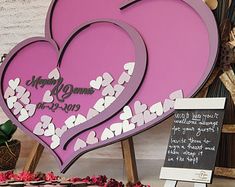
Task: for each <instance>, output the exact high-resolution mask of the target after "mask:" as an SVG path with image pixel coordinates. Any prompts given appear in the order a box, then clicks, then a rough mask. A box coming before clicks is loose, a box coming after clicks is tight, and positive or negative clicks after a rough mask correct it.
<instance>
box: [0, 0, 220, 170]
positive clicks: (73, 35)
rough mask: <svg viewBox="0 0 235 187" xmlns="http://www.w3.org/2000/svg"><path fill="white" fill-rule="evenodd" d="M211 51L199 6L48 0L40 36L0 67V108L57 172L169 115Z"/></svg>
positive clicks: (212, 40)
mask: <svg viewBox="0 0 235 187" xmlns="http://www.w3.org/2000/svg"><path fill="white" fill-rule="evenodd" d="M217 49H218V33H217V26H216V22H215V19H214V17H213V14H212V13H211V12H210V10H209V9H208V8H207V6H206V5H205V4H204V3H203V2H202V1H200V0H198V1H195V0H145V1H143V0H128V1H125V0H112V1H110V0H96V1H93V0H79V1H77V0H70V1H63V0H53V1H52V3H51V6H50V8H49V12H48V16H47V21H46V35H45V37H35V38H30V39H27V40H25V41H23V42H22V43H20V44H18V45H17V46H16V47H15V48H14V49H13V50H12V51H11V52H10V53H9V55H8V56H7V58H6V59H5V61H4V63H3V64H2V66H1V71H0V76H1V97H0V102H1V107H2V108H3V110H4V111H5V113H6V114H7V115H8V116H9V118H10V119H11V120H13V122H14V123H15V124H16V125H17V126H18V127H19V128H21V129H22V130H23V131H24V132H26V133H27V134H30V135H31V136H32V137H33V138H35V139H36V140H38V141H39V142H40V143H42V144H43V145H44V146H45V147H47V148H48V149H49V150H50V151H51V152H52V154H53V155H54V156H55V158H56V159H57V160H58V163H59V165H60V168H61V172H65V171H66V170H67V169H68V168H69V167H70V166H71V165H72V163H73V162H74V161H75V160H76V159H77V158H79V156H81V155H82V154H84V153H85V152H88V151H90V150H93V149H96V148H99V147H102V146H105V145H108V144H111V143H114V142H117V141H120V140H122V139H125V138H127V137H129V136H133V135H135V134H137V133H140V132H142V131H144V130H146V129H148V128H150V127H153V126H154V125H157V124H159V123H160V122H161V121H163V120H164V119H166V118H167V117H168V116H169V115H171V114H172V112H173V105H174V101H175V99H176V98H182V97H191V96H193V95H194V94H195V93H196V92H197V91H198V90H199V89H200V87H201V86H202V85H203V83H204V82H205V81H206V79H207V77H208V76H209V74H210V72H211V71H212V68H213V66H214V62H215V59H216V56H217ZM146 138H147V137H146Z"/></svg>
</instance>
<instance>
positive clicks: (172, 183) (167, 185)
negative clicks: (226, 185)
mask: <svg viewBox="0 0 235 187" xmlns="http://www.w3.org/2000/svg"><path fill="white" fill-rule="evenodd" d="M176 185H177V181H171V180H166V182H165V185H164V187H175V186H176Z"/></svg>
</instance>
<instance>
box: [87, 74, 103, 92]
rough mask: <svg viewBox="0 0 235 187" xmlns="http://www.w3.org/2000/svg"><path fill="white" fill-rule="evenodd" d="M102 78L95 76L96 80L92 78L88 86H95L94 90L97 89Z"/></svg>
mask: <svg viewBox="0 0 235 187" xmlns="http://www.w3.org/2000/svg"><path fill="white" fill-rule="evenodd" d="M102 81H103V78H102V77H101V76H99V77H97V78H96V80H92V81H91V82H90V86H91V87H92V88H95V89H96V90H99V89H100V87H101V85H102Z"/></svg>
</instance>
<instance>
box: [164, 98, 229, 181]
mask: <svg viewBox="0 0 235 187" xmlns="http://www.w3.org/2000/svg"><path fill="white" fill-rule="evenodd" d="M224 104H225V98H207V99H205V98H203V99H182V100H179V101H176V104H175V109H176V110H175V114H174V120H173V125H172V129H171V135H170V139H169V144H168V148H167V152H166V158H165V163H164V167H163V169H162V170H164V169H166V168H167V169H166V170H168V169H169V168H170V170H171V171H173V170H174V168H181V169H190V170H189V171H190V172H191V171H193V170H194V171H197V173H198V172H199V173H198V174H197V175H198V176H196V177H195V175H194V176H193V175H192V178H191V179H190V177H189V176H187V177H186V178H185V179H183V178H182V175H184V172H185V171H187V170H183V171H184V172H183V173H182V175H181V174H180V171H181V170H180V169H179V170H178V169H177V170H175V171H177V172H179V173H177V174H175V177H176V178H175V180H186V181H197V180H198V181H199V182H202V181H203V179H204V180H205V182H208V183H209V181H210V180H209V178H211V174H212V171H213V170H214V167H215V160H216V155H217V149H218V145H219V140H220V134H221V130H222V125H223V118H224V109H223V108H224ZM202 171H205V172H204V173H201V172H202ZM206 171H211V172H209V173H210V174H209V175H208V174H206ZM163 173H164V172H163ZM178 174H179V178H178V179H177V175H178ZM185 174H186V173H185ZM169 175H171V174H170V172H169ZM200 175H202V176H200ZM197 178H198V179H197ZM169 179H172V177H170V178H169Z"/></svg>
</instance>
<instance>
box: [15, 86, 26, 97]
mask: <svg viewBox="0 0 235 187" xmlns="http://www.w3.org/2000/svg"><path fill="white" fill-rule="evenodd" d="M25 91H26V89H25V88H24V87H23V86H18V87H17V88H16V93H17V94H16V97H17V98H18V99H20V98H21V97H22V96H23V95H24V93H25Z"/></svg>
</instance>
